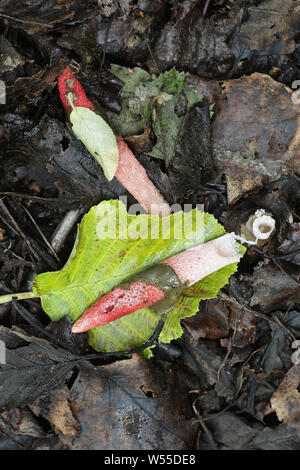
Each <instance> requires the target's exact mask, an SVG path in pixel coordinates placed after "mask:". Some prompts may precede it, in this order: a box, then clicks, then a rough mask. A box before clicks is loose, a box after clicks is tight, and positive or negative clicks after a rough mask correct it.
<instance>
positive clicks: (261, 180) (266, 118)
mask: <svg viewBox="0 0 300 470" xmlns="http://www.w3.org/2000/svg"><path fill="white" fill-rule="evenodd" d="M222 88H223V91H224V94H225V96H224V100H223V102H222V103H221V102H219V104H218V105H219V112H216V113H215V118H214V123H213V126H212V142H213V155H214V161H215V165H216V169H217V173H218V174H225V175H226V181H227V195H228V202H229V203H230V204H233V203H235V202H236V201H237V200H238V199H240V198H241V197H242V196H243V195H245V194H246V193H248V192H250V191H253V190H255V189H258V188H261V187H262V186H263V184H265V183H266V182H270V181H273V180H276V179H278V178H279V177H280V176H281V175H282V174H283V173H284V174H287V173H288V172H291V173H299V172H300V163H299V162H300V158H299V157H300V153H299V152H300V151H299V148H300V146H299V139H300V132H299V123H300V111H299V106H297V105H296V104H294V103H293V101H292V90H290V89H289V88H287V87H286V86H285V85H282V84H281V83H278V82H276V81H275V80H273V79H272V78H270V77H268V76H267V75H262V74H260V73H255V74H253V75H250V76H249V77H242V78H239V79H236V80H228V81H224V82H223V84H222ZM275 129H276V132H275Z"/></svg>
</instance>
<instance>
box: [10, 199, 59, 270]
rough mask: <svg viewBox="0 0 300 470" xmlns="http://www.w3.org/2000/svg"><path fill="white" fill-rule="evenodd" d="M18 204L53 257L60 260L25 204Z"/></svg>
mask: <svg viewBox="0 0 300 470" xmlns="http://www.w3.org/2000/svg"><path fill="white" fill-rule="evenodd" d="M19 204H20V203H19ZM20 206H21V207H22V208H23V209H24V211H25V212H26V214H27V215H28V217H29V218H30V220H31V222H32V223H33V225H34V226H35V228H36V229H37V231H38V232H39V234H40V236H41V237H42V240H43V241H44V243H45V245H46V246H47V247H48V249H49V251H50V253H51V254H52V255H53V256H54V258H56V259H57V261H58V262H60V259H59V257H58V256H57V254H56V253H55V250H54V249H53V247H52V246H51V245H50V243H49V242H48V240H47V238H46V237H45V235H44V233H43V232H42V230H41V229H40V227H39V226H38V224H37V223H36V221H35V220H34V218H33V217H32V215H31V214H30V212H29V211H28V210H27V209H26V207H25V206H23V204H20Z"/></svg>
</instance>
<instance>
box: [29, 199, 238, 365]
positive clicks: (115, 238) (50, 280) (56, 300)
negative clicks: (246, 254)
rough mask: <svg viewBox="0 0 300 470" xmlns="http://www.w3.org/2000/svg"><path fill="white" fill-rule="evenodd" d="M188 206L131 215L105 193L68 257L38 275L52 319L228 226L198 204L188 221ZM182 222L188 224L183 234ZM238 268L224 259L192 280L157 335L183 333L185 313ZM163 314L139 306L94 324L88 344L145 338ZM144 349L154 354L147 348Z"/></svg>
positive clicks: (111, 345)
mask: <svg viewBox="0 0 300 470" xmlns="http://www.w3.org/2000/svg"><path fill="white" fill-rule="evenodd" d="M183 214H184V213H183V212H176V213H175V214H173V215H171V216H169V217H165V218H163V219H161V218H160V217H158V216H155V215H138V216H133V215H129V214H128V213H127V211H126V209H125V206H124V205H123V203H121V202H120V201H103V202H102V203H100V204H99V205H98V206H95V207H92V208H91V209H90V211H89V212H88V213H87V214H86V215H85V216H84V217H83V220H82V222H81V224H80V225H79V227H78V234H77V238H76V242H75V244H74V247H73V250H72V253H71V255H70V257H69V260H68V261H67V263H66V265H65V266H64V267H63V268H62V269H61V270H60V271H56V272H50V273H44V274H40V275H38V276H37V277H36V279H35V282H34V287H33V291H34V293H35V294H36V295H40V296H41V301H42V306H43V308H44V310H45V312H46V313H47V314H48V315H49V317H50V318H51V319H52V320H53V321H57V320H59V319H61V318H62V317H64V316H65V315H69V316H70V317H71V318H72V320H74V321H75V320H76V319H77V318H79V317H80V316H81V314H82V313H83V312H84V311H85V310H86V309H87V307H88V306H90V305H91V304H92V303H93V302H94V301H95V300H97V299H98V298H99V297H100V296H101V295H103V294H105V293H107V292H109V291H111V290H112V289H114V288H115V287H116V286H118V285H119V284H120V283H121V282H123V281H125V280H127V279H129V278H130V277H132V276H133V275H134V274H136V273H137V272H140V271H142V270H144V269H146V268H148V267H150V266H153V265H155V264H157V263H159V262H160V261H162V260H164V259H166V258H169V257H170V256H173V255H175V254H177V253H179V252H181V251H183V250H186V249H188V248H190V247H192V246H196V245H199V244H201V243H204V242H207V241H209V240H213V239H214V238H217V237H219V236H221V235H223V234H224V233H225V230H224V228H223V227H222V225H220V224H219V223H218V222H217V220H216V219H215V218H214V217H213V216H212V215H210V214H206V213H203V212H200V211H198V210H197V209H194V210H193V211H191V212H190V213H189V214H190V216H189V217H190V219H189V220H190V223H189V224H187V223H186V224H185V226H184V224H183ZM196 221H197V224H196ZM180 224H181V225H180ZM180 226H181V227H185V231H184V236H182V237H179V235H180V233H181V231H180V230H179V227H180ZM166 227H170V229H169V236H166V231H163V230H164V229H166ZM196 228H197V230H196ZM100 231H101V233H102V235H101V233H100ZM153 233H155V234H157V235H156V238H153ZM163 233H164V237H165V238H163V236H162V234H163ZM235 269H236V265H230V266H227V267H225V268H223V269H221V270H220V271H218V272H217V273H214V274H212V275H210V276H207V278H205V279H203V280H202V281H200V283H197V284H196V285H195V286H192V287H193V288H194V289H196V290H192V288H189V289H186V290H185V291H184V292H183V294H182V296H181V297H180V299H179V300H178V302H177V304H176V305H175V307H174V309H173V310H172V311H171V312H169V313H168V315H167V319H166V323H165V326H164V328H163V331H162V333H161V335H160V340H163V341H164V342H169V341H171V340H172V339H174V338H177V337H178V336H180V335H181V327H180V319H181V318H184V317H187V316H190V315H193V314H194V313H196V312H197V309H198V304H199V300H200V299H201V298H209V297H213V296H215V295H216V293H217V292H218V290H219V289H220V288H221V287H223V285H224V284H226V282H227V280H228V277H229V276H230V275H231V274H232V272H234V270H235ZM201 286H202V287H201ZM159 319H160V317H159V316H158V315H157V314H156V313H155V312H153V311H152V310H151V309H150V308H145V309H142V310H139V311H136V312H134V313H131V314H130V315H126V316H124V317H122V318H119V319H118V320H116V321H114V322H112V323H110V324H108V325H105V326H101V327H97V328H93V329H91V330H90V331H89V342H90V345H91V346H92V347H93V348H95V349H96V350H98V351H117V350H124V349H127V348H128V347H129V346H130V347H134V346H140V345H141V344H143V343H144V342H145V341H146V340H147V339H149V337H150V336H151V335H152V333H153V332H154V330H155V328H156V326H157V323H158V321H159ZM146 354H148V356H149V354H150V352H149V351H148V352H147V353H146Z"/></svg>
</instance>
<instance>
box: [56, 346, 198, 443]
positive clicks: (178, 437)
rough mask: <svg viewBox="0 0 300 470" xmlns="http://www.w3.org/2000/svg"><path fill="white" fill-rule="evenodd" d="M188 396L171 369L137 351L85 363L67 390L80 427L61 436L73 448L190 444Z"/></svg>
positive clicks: (193, 427)
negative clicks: (110, 361) (103, 362)
mask: <svg viewBox="0 0 300 470" xmlns="http://www.w3.org/2000/svg"><path fill="white" fill-rule="evenodd" d="M175 384H176V385H175ZM175 386H176V395H177V397H178V398H179V397H180V400H179V401H178V402H177V399H176V398H175V397H174V396H173V393H174V388H173V387H175ZM162 390H163V393H162ZM187 397H188V394H187V389H186V385H185V384H184V383H182V382H181V383H180V382H179V381H178V379H176V370H174V369H173V368H170V367H169V368H168V370H167V371H165V372H164V371H163V370H160V367H159V365H158V364H156V365H155V366H154V365H152V362H150V361H146V360H145V359H144V358H143V357H141V356H137V355H135V356H134V357H133V358H132V359H130V360H125V361H119V362H117V363H114V364H110V365H107V366H105V367H102V368H95V367H93V366H91V365H89V364H87V365H84V366H83V367H82V368H81V371H80V373H79V375H78V377H77V379H76V381H75V383H74V385H73V386H72V389H71V392H70V400H71V405H72V409H73V413H74V415H75V416H76V419H77V421H78V422H79V424H80V427H81V432H80V434H79V435H78V436H77V437H75V438H74V437H70V436H62V440H63V442H64V443H65V445H67V446H68V447H71V448H72V449H78V450H79V449H81V450H84V449H85V450H95V449H99V448H101V449H103V450H113V449H115V450H125V449H126V450H142V449H148V450H155V449H169V450H172V449H173V450H179V449H189V448H191V445H192V441H193V438H194V435H195V432H196V429H197V428H196V427H195V426H192V423H191V422H190V420H189V415H188V413H191V411H190V410H189V406H188V401H187Z"/></svg>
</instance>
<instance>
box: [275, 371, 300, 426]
mask: <svg viewBox="0 0 300 470" xmlns="http://www.w3.org/2000/svg"><path fill="white" fill-rule="evenodd" d="M299 384H300V366H299V365H294V366H293V367H291V368H290V370H289V371H288V372H287V373H286V374H285V376H284V378H283V380H282V382H281V383H280V385H279V387H278V388H277V390H276V391H275V392H274V393H273V395H272V398H271V406H272V408H273V409H274V410H275V411H276V414H277V416H278V419H279V421H284V422H285V423H286V424H290V425H293V426H294V427H298V429H299V430H300V426H299V423H300V392H299Z"/></svg>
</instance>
